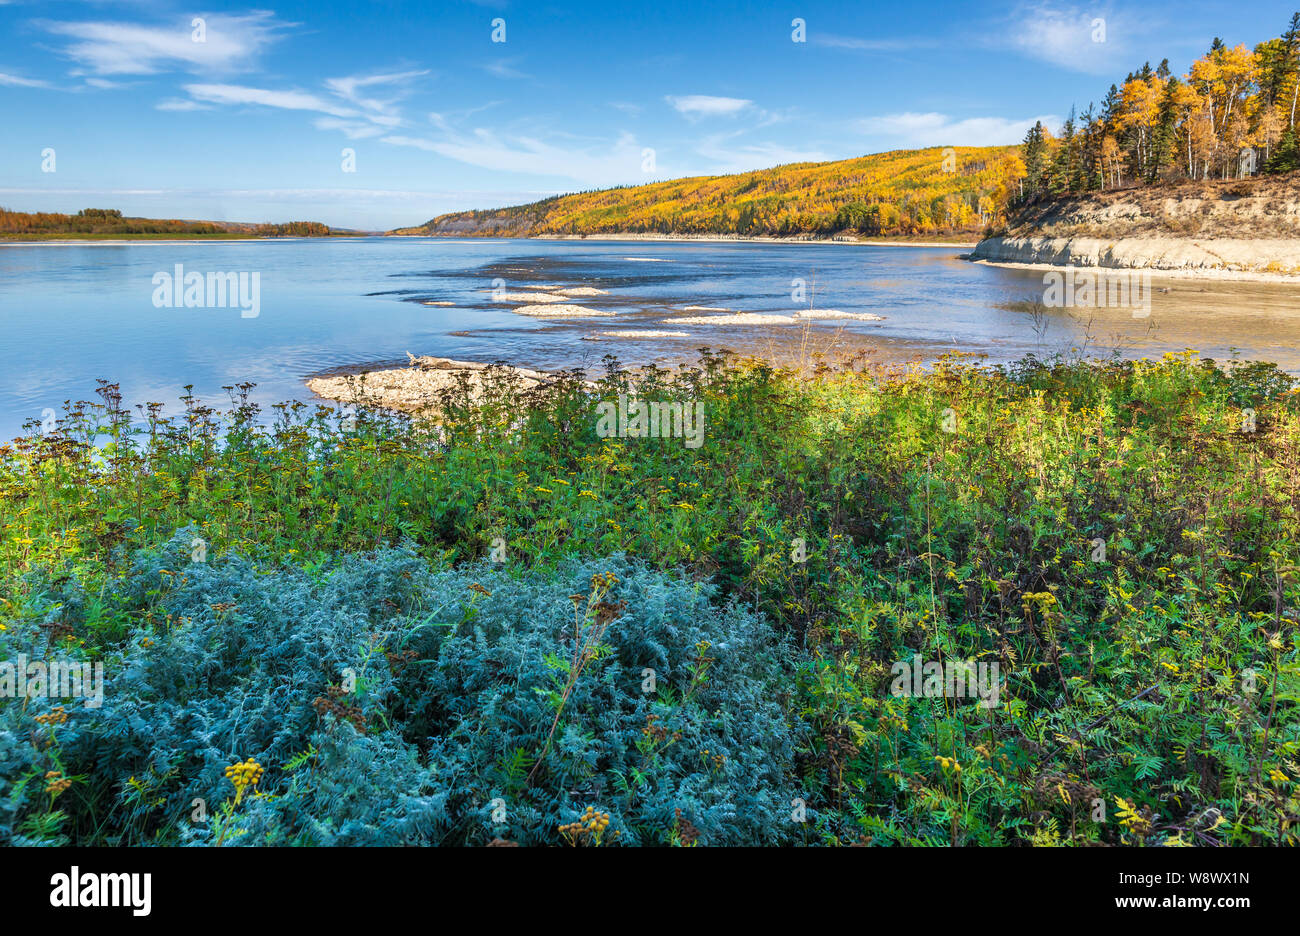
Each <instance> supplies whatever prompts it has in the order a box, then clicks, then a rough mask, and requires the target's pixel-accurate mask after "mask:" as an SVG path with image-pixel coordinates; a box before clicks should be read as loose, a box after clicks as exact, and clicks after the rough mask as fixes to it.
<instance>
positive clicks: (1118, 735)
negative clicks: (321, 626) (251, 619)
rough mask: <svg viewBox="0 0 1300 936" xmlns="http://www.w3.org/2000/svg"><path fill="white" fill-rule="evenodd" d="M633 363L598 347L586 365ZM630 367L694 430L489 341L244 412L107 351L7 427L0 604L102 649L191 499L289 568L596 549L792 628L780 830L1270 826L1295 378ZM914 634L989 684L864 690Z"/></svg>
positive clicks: (1066, 831)
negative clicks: (987, 693) (961, 688)
mask: <svg viewBox="0 0 1300 936" xmlns="http://www.w3.org/2000/svg"><path fill="white" fill-rule="evenodd" d="M588 376H590V375H588ZM633 379H634V378H633V377H632V375H630V374H629V373H627V372H625V371H623V370H622V369H620V368H619V367H618V365H617V363H616V362H614V361H613V360H607V361H606V370H605V372H604V373H603V374H601V375H599V377H598V380H597V389H596V390H595V391H594V392H595V393H596V394H597V395H598V396H600V397H602V398H604V399H613V398H614V397H615V396H616V395H617V394H618V393H619V392H625V391H626V390H628V389H629V387H630V386H631V384H632V381H633ZM635 380H636V382H637V390H638V393H639V396H640V398H641V399H645V400H688V399H690V400H699V401H702V402H703V403H704V409H705V414H706V440H705V442H704V444H703V446H702V447H700V448H698V449H690V448H687V447H685V446H684V445H683V444H682V441H681V440H679V439H601V438H598V437H597V435H596V431H595V426H596V419H595V415H594V405H593V399H592V396H591V394H592V392H593V391H591V390H589V389H587V388H586V387H585V385H584V384H583V383H582V382H581V381H580V380H579V379H578V375H566V376H565V377H564V378H563V379H561V380H559V381H557V382H556V383H554V384H552V385H550V386H547V387H545V388H541V389H538V390H533V391H528V392H524V391H522V390H520V389H519V388H518V386H517V385H516V384H515V383H514V381H513V379H512V377H511V375H510V372H509V371H508V370H507V369H504V368H503V369H501V370H500V371H499V372H494V373H493V374H492V375H491V377H490V379H489V381H488V389H487V392H486V394H485V398H484V400H483V401H482V403H481V405H470V402H469V388H468V387H462V388H460V389H459V390H457V391H451V392H448V393H447V394H444V395H443V397H442V398H440V399H438V400H430V401H429V415H430V416H431V417H432V416H433V415H434V414H436V416H437V419H436V420H434V419H432V418H430V419H422V418H415V419H411V418H407V417H400V416H395V415H386V414H382V413H379V412H378V411H374V410H370V409H366V408H364V407H363V408H361V409H360V410H359V412H358V415H357V416H356V417H355V418H350V419H345V418H344V417H343V415H342V414H341V413H339V412H337V411H335V410H333V409H331V408H328V407H323V406H310V405H307V404H303V403H287V404H281V405H278V406H276V407H275V408H274V411H273V412H272V413H269V414H263V413H261V412H259V410H258V408H257V407H256V406H255V405H253V404H251V403H249V402H248V399H247V391H248V389H249V387H248V386H247V385H245V386H243V387H236V388H229V392H230V394H231V397H230V404H229V406H226V407H224V408H222V409H217V408H213V407H210V406H207V405H204V404H203V403H201V402H200V401H198V400H196V399H194V398H193V397H192V396H191V397H187V398H186V399H185V400H184V401H183V402H184V410H183V412H182V413H181V414H180V415H177V416H175V417H172V418H166V417H164V416H163V415H162V411H161V407H159V406H156V405H151V406H148V407H145V408H143V409H142V410H141V412H140V413H139V416H138V418H137V419H136V420H135V422H134V423H132V421H131V419H130V414H129V413H127V412H126V410H125V409H124V408H123V406H122V401H121V400H120V398H119V396H118V394H117V390H116V388H115V387H114V386H112V385H110V384H101V387H100V391H99V399H98V400H97V401H96V402H94V403H83V404H78V405H77V406H74V407H71V408H70V409H69V411H68V412H67V413H66V414H65V417H64V418H63V419H62V420H61V422H60V425H59V428H58V430H57V431H56V432H53V433H47V434H43V435H42V434H40V433H37V432H35V431H33V433H32V434H31V435H28V436H26V437H24V438H22V439H19V440H16V441H15V442H14V443H12V444H10V445H7V446H4V447H0V595H3V596H4V597H3V599H2V601H0V621H5V622H8V624H9V625H11V626H13V625H15V624H16V623H19V622H24V621H26V622H29V623H30V622H33V621H38V620H39V621H42V622H44V623H45V625H46V626H47V628H48V627H50V626H57V628H58V629H57V630H55V631H54V632H53V633H52V635H51V640H52V641H54V640H56V639H57V641H58V642H59V643H61V644H63V645H65V646H67V647H77V648H79V651H81V652H85V653H87V654H89V655H90V656H91V657H95V656H104V657H106V658H107V657H109V656H110V655H111V653H112V652H113V651H114V648H116V647H119V646H120V645H121V644H122V642H123V641H126V640H128V639H138V637H139V635H140V634H141V632H144V633H149V632H151V630H152V629H158V630H161V629H163V628H165V627H166V626H167V623H166V622H164V621H162V620H159V619H158V618H157V617H156V616H155V615H153V614H152V613H150V612H146V611H142V610H140V609H139V608H138V607H134V608H133V607H131V606H129V605H127V604H124V603H123V602H121V601H119V600H118V599H117V597H116V596H117V590H118V588H119V586H120V583H121V579H122V577H123V575H124V574H125V571H124V559H123V557H124V556H129V555H131V554H133V553H135V552H138V551H142V550H150V549H157V548H159V547H160V546H161V545H162V544H164V543H165V542H166V541H168V540H169V539H170V538H172V537H173V536H174V535H175V534H176V531H177V530H180V529H184V528H191V529H195V530H201V531H202V532H201V536H202V538H203V540H204V541H205V548H206V550H207V552H208V554H209V555H210V556H221V555H227V554H238V555H240V556H244V557H248V558H249V559H250V560H252V561H254V562H256V563H259V564H260V565H261V566H262V567H265V568H268V569H269V568H297V569H302V570H306V571H307V572H308V574H324V571H325V570H328V569H330V568H332V567H333V566H334V565H336V564H337V562H338V560H339V557H340V556H342V555H346V554H352V553H369V552H373V551H374V550H376V549H379V548H382V547H385V546H389V545H396V544H407V545H409V546H410V547H411V548H412V549H414V550H415V551H416V552H418V553H419V554H420V555H421V556H423V557H424V558H425V559H426V560H427V561H428V562H429V563H430V564H432V565H433V566H434V567H435V568H443V567H450V566H453V565H457V564H461V563H466V562H471V561H476V560H484V559H486V558H488V557H490V556H493V555H494V553H495V554H496V555H497V556H498V557H500V556H502V555H504V557H505V558H507V560H508V565H507V567H506V568H507V569H518V570H524V569H528V570H531V571H532V572H537V571H538V570H541V571H545V570H549V569H554V568H557V567H559V566H560V565H562V564H563V563H564V562H566V561H568V560H570V559H572V558H573V557H583V558H598V557H602V556H609V555H614V554H619V553H623V554H626V555H628V556H631V557H636V558H637V559H639V560H643V561H644V562H646V563H648V564H649V565H650V566H651V567H655V568H659V569H663V570H669V571H671V572H673V573H674V574H677V575H680V576H682V577H685V578H687V579H692V578H694V579H706V578H707V579H711V580H712V581H714V582H715V583H717V584H718V585H719V586H720V587H721V593H722V595H724V596H725V597H726V598H727V599H735V600H736V601H739V602H742V603H744V604H746V605H749V606H752V607H753V608H755V609H756V610H757V611H759V612H760V613H762V614H763V615H765V616H766V618H767V619H768V620H770V621H772V622H773V623H774V624H775V626H776V627H777V628H778V630H779V631H780V632H781V633H783V634H784V635H785V636H786V637H787V638H788V640H789V646H790V647H791V648H792V649H791V650H790V651H789V652H790V653H791V654H792V658H791V659H790V660H789V661H788V663H789V666H790V670H791V672H792V673H793V674H794V675H793V676H792V678H791V684H790V685H789V687H788V692H786V693H784V694H783V696H782V704H783V705H784V706H786V709H787V711H788V712H789V715H790V718H791V720H792V721H794V720H796V719H797V720H799V721H800V722H801V723H804V724H807V725H808V726H809V731H808V733H807V736H806V741H805V743H804V746H803V749H802V750H801V751H800V752H799V755H798V758H797V764H798V767H797V772H798V776H797V778H795V779H796V780H797V782H798V784H799V785H800V786H801V788H802V789H805V790H807V791H808V792H807V804H806V805H807V810H808V819H807V822H808V832H807V835H806V836H805V840H806V841H810V842H818V841H820V842H824V843H828V844H851V843H857V842H862V843H870V844H873V845H885V844H934V845H970V844H981V845H1025V844H1033V845H1056V844H1071V845H1091V844H1114V845H1119V844H1126V845H1143V844H1186V845H1211V844H1295V843H1296V832H1295V829H1296V822H1297V819H1300V785H1298V781H1300V757H1298V753H1300V716H1298V715H1297V706H1298V705H1300V661H1298V658H1297V649H1296V627H1297V615H1296V608H1297V607H1300V584H1298V579H1297V572H1298V570H1300V549H1298V548H1297V544H1298V543H1300V535H1298V534H1300V514H1298V510H1300V395H1298V394H1297V391H1296V381H1295V380H1294V379H1293V378H1290V377H1288V376H1287V375H1286V374H1284V373H1281V372H1279V371H1278V370H1277V369H1276V368H1275V367H1273V366H1272V365H1268V364H1236V365H1235V366H1233V367H1219V366H1216V365H1215V364H1214V363H1213V362H1210V361H1203V360H1198V359H1196V358H1195V356H1194V355H1192V354H1190V353H1189V354H1184V355H1170V356H1166V358H1165V359H1163V360H1161V361H1139V362H1128V361H1118V360H1115V361H1107V362H1086V361H1069V362H1066V361H1052V362H1041V361H1037V360H1034V359H1028V360H1026V361H1022V362H1020V363H1019V364H1017V365H1014V366H1011V367H1003V368H987V367H980V366H975V365H972V364H968V363H965V362H964V361H963V360H961V359H959V358H953V359H947V360H945V361H942V362H940V363H939V364H938V365H936V366H935V367H934V368H933V369H932V370H930V371H928V372H921V371H908V372H903V373H895V374H893V375H890V376H888V377H883V376H880V375H872V374H869V373H863V372H860V371H856V370H853V369H843V368H829V367H821V368H819V369H817V371H816V373H814V374H813V375H812V376H811V377H806V376H800V375H797V374H796V373H794V372H792V371H786V370H779V369H775V368H773V367H771V366H768V365H765V364H763V363H760V362H753V361H748V362H734V361H729V360H726V359H724V358H722V357H719V356H716V355H713V354H710V353H708V352H704V353H703V355H702V357H701V360H700V362H699V364H698V365H697V366H694V367H690V368H682V369H680V370H679V371H677V372H666V371H661V370H654V369H651V370H650V371H649V372H645V373H641V374H639V375H637V377H636V378H635ZM359 391H360V393H361V394H362V395H364V382H362V383H361V384H359ZM34 429H35V427H33V430H34ZM502 549H504V552H502ZM68 579H73V580H76V581H78V582H80V583H82V584H83V585H84V586H85V588H86V591H87V593H88V594H91V595H98V596H99V597H98V598H97V599H95V600H93V601H90V602H88V603H87V604H86V605H85V606H82V607H78V608H75V609H66V610H61V609H60V608H58V607H51V606H50V604H49V601H48V599H47V598H46V597H45V593H44V592H43V591H42V586H40V584H39V583H43V582H58V581H66V580H68ZM917 654H919V655H921V657H922V658H924V659H926V660H932V661H939V662H944V661H948V662H954V661H966V660H973V661H978V662H984V663H997V664H998V667H999V671H1000V674H1001V679H1002V683H1001V693H1000V698H999V701H998V704H997V705H996V706H995V707H992V708H988V707H985V706H983V705H980V704H977V702H976V701H975V700H971V699H964V698H953V697H944V696H938V697H931V698H919V697H918V698H912V697H906V696H899V695H897V694H895V693H893V692H891V688H890V687H891V682H892V675H891V666H892V665H893V664H894V663H895V662H896V661H905V660H910V659H913V658H914V657H915V655H917ZM571 677H572V679H573V680H579V679H582V678H584V677H583V674H582V672H581V668H578V669H576V670H574V671H573V672H571ZM593 678H594V677H593ZM571 688H572V687H568V688H566V696H567V693H568V691H570V690H571ZM17 704H19V703H18V702H17V701H15V700H0V707H3V706H6V705H8V706H13V705H17ZM560 717H561V711H558V710H557V712H556V715H555V719H556V723H557V724H558V723H559V722H560ZM56 727H57V726H56ZM548 728H549V729H550V730H551V734H552V735H555V733H556V727H555V726H552V725H550V724H543V725H541V726H540V729H541V730H542V731H543V732H545V731H546V730H547V729H548ZM50 730H51V731H54V730H56V729H55V728H51V729H50ZM561 734H562V732H561ZM549 737H550V735H548V745H549ZM556 737H558V735H556ZM536 753H537V752H533V755H534V756H536ZM110 779H112V780H114V781H115V782H125V781H126V779H127V778H125V777H121V778H110ZM132 779H134V778H132ZM529 779H531V776H530V778H529ZM9 780H10V782H11V784H12V783H13V782H15V781H16V778H14V777H10V778H9ZM91 782H92V781H88V780H86V779H84V778H79V779H77V780H74V782H73V784H72V787H71V789H72V791H74V792H75V791H76V790H77V787H78V785H79V784H81V785H85V786H89V785H90V784H91ZM0 792H3V790H0ZM55 796H63V797H69V796H70V794H68V793H65V792H62V791H60V792H59V793H57V794H54V795H52V796H50V797H49V801H48V804H47V806H48V810H47V812H46V813H40V814H39V815H37V817H36V818H37V819H39V817H40V815H48V814H49V813H50V812H53V811H54V810H55V803H54V799H55ZM68 801H69V802H70V801H71V800H68ZM575 815H576V813H575ZM29 818H31V817H29ZM686 825H687V826H689V825H690V823H689V821H688V822H687V823H686ZM688 838H689V836H688Z"/></svg>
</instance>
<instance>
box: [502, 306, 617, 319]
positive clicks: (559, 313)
mask: <svg viewBox="0 0 1300 936" xmlns="http://www.w3.org/2000/svg"><path fill="white" fill-rule="evenodd" d="M515 314H516V315H531V316H534V317H535V318H585V317H588V316H598V315H614V314H616V313H614V312H606V311H604V310H602V309H589V308H587V307H586V306H580V305H526V306H520V307H519V308H517V309H515Z"/></svg>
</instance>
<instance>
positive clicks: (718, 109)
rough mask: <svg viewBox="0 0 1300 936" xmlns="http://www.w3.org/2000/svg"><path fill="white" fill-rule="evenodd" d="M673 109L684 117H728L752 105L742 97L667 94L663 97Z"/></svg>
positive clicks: (752, 103)
mask: <svg viewBox="0 0 1300 936" xmlns="http://www.w3.org/2000/svg"><path fill="white" fill-rule="evenodd" d="M664 100H665V101H667V102H668V103H669V104H670V105H672V108H673V110H675V111H677V113H679V114H682V115H684V116H686V117H691V118H700V117H730V116H734V115H735V114H739V113H740V112H741V111H744V110H747V109H749V108H750V107H753V106H754V102H753V101H749V100H746V99H744V98H733V97H715V96H714V95H711V94H686V95H681V96H677V95H671V94H670V95H668V96H667V97H665V98H664Z"/></svg>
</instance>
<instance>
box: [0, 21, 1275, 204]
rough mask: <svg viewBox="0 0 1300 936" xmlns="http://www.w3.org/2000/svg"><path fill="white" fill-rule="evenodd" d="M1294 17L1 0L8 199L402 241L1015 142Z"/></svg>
mask: <svg viewBox="0 0 1300 936" xmlns="http://www.w3.org/2000/svg"><path fill="white" fill-rule="evenodd" d="M1297 6H1300V0H1290V2H1281V3H1275V2H1258V0H1252V2H1250V3H1238V4H1234V5H1232V6H1228V5H1227V4H1223V3H1213V4H1212V3H1203V2H1190V3H1188V2H1174V0H1147V2H1141V3H1100V4H1092V5H1088V4H1086V3H1085V4H1082V5H1073V4H1070V3H1057V2H1031V3H985V4H972V3H969V2H947V0H943V2H928V3H925V4H918V5H909V4H905V3H899V2H890V3H875V2H850V3H810V2H806V0H794V2H788V3H770V2H769V3H758V4H746V3H730V2H720V3H708V4H704V3H674V2H666V0H656V2H654V3H645V4H642V3H637V4H622V3H564V2H554V3H523V2H518V3H516V2H500V3H490V2H485V3H473V2H430V3H407V2H389V3H366V2H360V3H358V2H348V3H339V2H334V0H314V2H307V3H275V4H273V5H269V6H267V7H264V8H263V7H249V6H245V5H240V4H235V5H219V6H206V7H192V6H184V5H178V4H173V3H156V2H149V0H143V2H126V3H111V2H57V0H53V2H51V0H45V2H25V0H0V125H2V126H3V127H4V132H3V134H0V204H3V205H4V206H5V207H8V208H12V209H17V210H28V211H30V210H39V209H44V210H54V211H75V210H77V209H80V208H83V207H118V208H121V209H123V211H124V212H126V213H128V214H141V215H147V216H152V217H186V218H211V219H216V220H232V221H266V220H273V221H284V220H291V219H307V220H319V221H324V222H326V223H328V224H331V225H335V226H342V227H360V228H365V229H386V228H391V227H395V226H399V225H408V224H418V223H421V222H423V221H425V220H427V219H428V218H430V217H432V216H434V215H436V214H440V213H442V212H446V211H453V210H458V209H462V208H486V207H496V206H500V205H506V204H514V203H519V202H523V201H531V200H533V199H535V198H539V197H542V196H544V195H548V194H553V193H556V192H568V191H580V190H584V189H591V188H599V187H605V186H609V185H617V184H636V183H640V182H646V181H653V180H655V179H663V178H673V177H679V176H685V175H697V174H705V173H722V172H736V171H742V170H746V169H754V168H761V167H766V166H771V165H776V164H779V163H784V162H792V161H800V160H821V159H840V158H845V157H849V156H858V155H862V154H864V153H872V152H880V151H884V150H890V149H897V148H904V147H914V146H927V145H942V146H948V145H979V144H992V143H1008V142H1017V141H1019V140H1020V138H1021V137H1023V135H1024V131H1025V128H1026V127H1027V125H1029V124H1031V123H1032V122H1033V121H1034V120H1035V119H1039V118H1041V119H1044V120H1045V121H1049V122H1051V123H1053V124H1055V123H1058V122H1059V120H1060V118H1061V116H1063V115H1064V114H1065V113H1066V112H1068V110H1069V108H1070V106H1071V104H1076V105H1078V106H1079V107H1080V108H1081V109H1082V108H1083V107H1086V106H1087V104H1088V101H1089V100H1093V99H1100V98H1101V96H1102V95H1104V93H1105V91H1106V89H1107V87H1108V86H1109V85H1110V83H1111V82H1112V81H1118V80H1119V79H1120V78H1122V77H1123V75H1124V73H1125V72H1127V71H1130V70H1132V69H1135V68H1137V67H1139V66H1140V65H1141V64H1142V62H1143V61H1145V60H1148V59H1149V60H1151V62H1152V64H1153V65H1154V64H1155V63H1157V62H1158V61H1159V60H1160V59H1161V58H1163V57H1168V58H1169V59H1170V62H1171V64H1172V65H1173V67H1174V68H1175V69H1176V70H1178V71H1179V72H1180V73H1181V72H1182V71H1183V70H1185V69H1186V67H1187V65H1188V64H1189V63H1190V62H1191V61H1192V59H1194V58H1195V57H1196V56H1197V55H1199V54H1201V53H1202V52H1203V51H1204V50H1205V49H1206V48H1207V47H1208V46H1209V43H1210V41H1211V39H1212V38H1213V37H1214V36H1216V35H1219V36H1222V37H1223V38H1224V39H1225V41H1227V42H1228V43H1229V44H1232V45H1235V44H1237V43H1239V42H1244V43H1246V44H1247V45H1253V44H1254V43H1256V42H1259V41H1261V40H1263V39H1266V38H1269V37H1272V36H1276V35H1278V34H1280V33H1281V32H1282V30H1283V29H1284V28H1285V26H1286V22H1287V20H1288V19H1289V18H1290V14H1291V11H1292V9H1293V8H1294V7H1297ZM196 17H197V18H200V19H201V20H202V21H203V22H202V28H201V31H199V32H197V33H196V27H195V26H194V20H195V18H196ZM796 18H799V19H802V20H803V22H804V24H805V26H804V38H805V41H803V42H796V41H794V37H793V33H794V32H795V27H794V26H793V25H792V23H793V21H794V20H795V19H796ZM1098 18H1101V19H1104V20H1105V41H1104V42H1096V41H1093V33H1094V30H1095V27H1094V25H1093V22H1094V20H1096V19H1098ZM496 19H500V20H504V24H505V28H504V39H505V41H504V42H494V41H493V35H494V32H495V33H496V37H497V38H501V31H500V29H499V28H498V29H495V30H494V27H493V21H494V20H496ZM196 37H201V38H202V40H203V41H196ZM345 148H346V149H350V150H352V151H354V160H353V168H354V169H355V171H351V172H349V171H345V154H344V152H343V151H344V149H345ZM47 150H53V164H52V165H51V163H50V160H49V159H48V158H44V157H43V155H42V154H43V153H44V152H45V151H47ZM648 150H649V151H653V158H647V156H648V154H647V151H648ZM49 168H53V170H54V171H52V172H51V171H43V170H44V169H49Z"/></svg>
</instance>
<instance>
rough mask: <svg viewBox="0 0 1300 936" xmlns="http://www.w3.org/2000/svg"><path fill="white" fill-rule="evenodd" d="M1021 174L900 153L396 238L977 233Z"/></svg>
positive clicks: (449, 218) (994, 217)
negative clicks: (568, 235) (418, 236)
mask: <svg viewBox="0 0 1300 936" xmlns="http://www.w3.org/2000/svg"><path fill="white" fill-rule="evenodd" d="M1023 171H1024V170H1023V164H1022V163H1021V160H1020V156H1019V154H1018V153H1017V151H1016V149H1015V148H1014V147H1008V146H986V147H969V146H958V147H947V148H944V147H931V148H929V149H922V150H895V151H893V152H889V153H880V154H877V155H873V156H862V157H858V158H856V159H845V160H840V161H837V162H825V163H795V164H791V165H786V166H777V167H775V168H773V169H763V170H759V171H756V172H744V173H739V174H737V175H727V176H699V177H695V178H689V179H675V180H672V181H668V182H654V183H651V184H649V185H637V186H627V187H623V188H614V189H605V190H602V191H597V192H582V193H579V194H573V195H560V196H556V197H553V198H548V199H544V200H542V201H539V202H533V203H531V204H527V205H519V206H515V207H510V208H500V209H495V210H489V211H462V212H457V213H455V214H448V215H442V216H440V217H437V218H434V219H433V220H432V221H430V222H428V223H427V224H425V225H423V226H422V227H419V228H408V229H405V230H401V231H397V232H394V233H399V234H450V235H458V236H465V235H483V236H495V237H501V236H507V237H511V236H532V237H537V236H546V235H566V234H614V233H639V234H720V235H739V236H775V237H797V236H823V237H824V236H830V235H835V234H841V233H846V234H860V235H865V236H881V235H902V236H918V235H920V236H924V235H935V234H965V233H976V232H979V231H982V230H984V228H985V227H986V226H988V225H989V224H991V223H995V222H996V221H998V220H1000V218H1001V216H1002V212H1003V210H1004V208H1005V205H1006V203H1007V197H1008V193H1009V192H1010V191H1011V190H1012V188H1013V186H1016V185H1017V181H1016V180H1017V179H1018V177H1019V175H1020V174H1021V173H1022V172H1023ZM1017 190H1018V189H1017Z"/></svg>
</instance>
